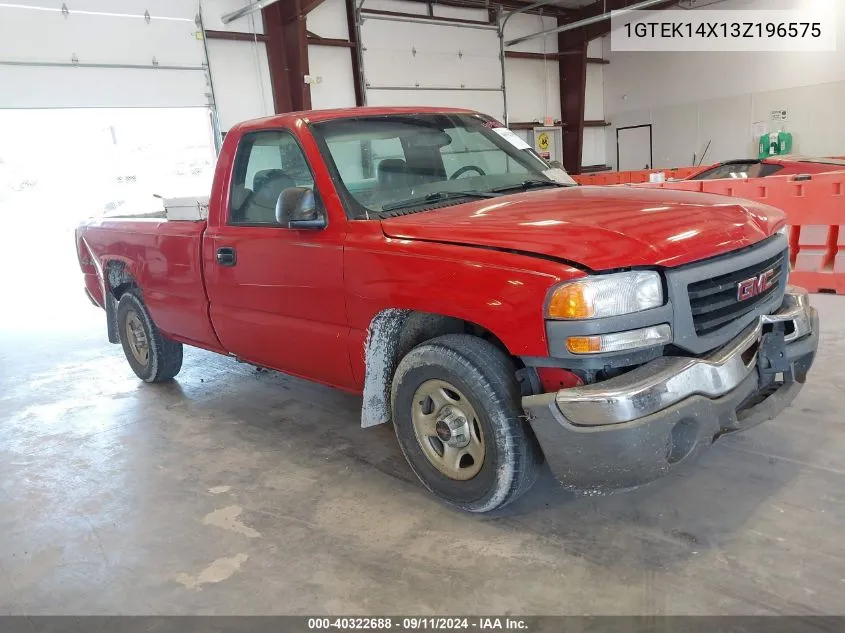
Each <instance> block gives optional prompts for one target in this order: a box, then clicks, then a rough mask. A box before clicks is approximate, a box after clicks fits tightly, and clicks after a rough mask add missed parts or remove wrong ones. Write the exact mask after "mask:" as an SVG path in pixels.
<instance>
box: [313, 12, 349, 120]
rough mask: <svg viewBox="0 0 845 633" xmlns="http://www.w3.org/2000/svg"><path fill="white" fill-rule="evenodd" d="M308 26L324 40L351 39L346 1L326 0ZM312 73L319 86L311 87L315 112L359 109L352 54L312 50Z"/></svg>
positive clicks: (327, 48) (333, 49)
mask: <svg viewBox="0 0 845 633" xmlns="http://www.w3.org/2000/svg"><path fill="white" fill-rule="evenodd" d="M305 27H306V28H307V29H308V30H309V31H311V32H312V33H314V34H315V35H319V36H320V37H328V38H332V39H339V40H347V39H349V25H348V23H347V21H346V3H345V2H344V0H325V2H323V3H322V4H321V5H320V6H318V7H317V8H316V9H314V10H313V11H312V12H311V13H309V14H308V16H307V17H306V18H305ZM308 71H309V73H310V74H311V76H312V77H315V78H317V79H318V80H319V83H316V84H311V107H312V108H314V109H315V110H325V109H328V108H351V107H354V106H355V80H354V78H353V76H352V51H351V49H348V48H338V47H330V46H309V47H308Z"/></svg>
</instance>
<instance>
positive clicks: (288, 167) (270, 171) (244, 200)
mask: <svg viewBox="0 0 845 633" xmlns="http://www.w3.org/2000/svg"><path fill="white" fill-rule="evenodd" d="M288 187H310V188H312V189H313V187H314V177H313V175H312V174H311V170H310V169H309V167H308V162H307V161H306V160H305V155H304V154H303V153H302V149H300V147H299V144H298V143H297V142H296V139H295V138H294V137H293V135H291V134H290V133H289V132H283V131H277V130H272V131H266V132H254V133H252V134H247V135H245V136H244V137H243V139H241V143H240V145H239V146H238V153H237V155H236V156H235V164H234V171H233V174H232V189H231V193H230V195H229V224H276V201H277V200H278V199H279V195H280V194H281V193H282V191H283V190H285V189H287V188H288Z"/></svg>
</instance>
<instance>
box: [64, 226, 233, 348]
mask: <svg viewBox="0 0 845 633" xmlns="http://www.w3.org/2000/svg"><path fill="white" fill-rule="evenodd" d="M205 229H206V223H205V221H199V222H179V221H168V220H167V219H165V218H161V217H144V218H105V219H98V220H91V221H90V222H88V223H86V224H83V225H82V226H80V227H79V229H77V242H78V247H79V249H80V253H84V252H85V250H86V249H87V251H88V252H89V253H90V256H91V259H92V260H95V261H96V262H97V263H98V264H99V265H102V263H103V262H107V261H111V262H112V264H111V270H110V271H104V272H105V273H106V278H107V279H108V282H109V283H110V284H111V286H112V288H114V287H115V285H116V284H120V283H121V282H120V280H121V277H122V273H121V271H120V270H119V267H120V265H122V266H123V267H125V272H126V273H129V275H131V277H132V278H134V279H135V280H137V283H138V285H139V286H140V287H141V288H143V291H144V302H145V303H146V305H147V306H148V307H149V309H150V312H151V314H152V316H153V318H154V320H155V322H156V324H157V325H158V326H159V328H160V329H161V330H162V331H163V332H164V333H165V334H167V335H168V336H170V337H171V338H174V339H177V340H180V341H183V342H186V343H190V344H193V345H198V346H201V347H206V348H211V349H218V348H219V343H218V341H217V338H216V336H215V335H214V330H213V329H212V327H211V322H210V320H209V316H208V296H207V295H206V291H205V286H204V285H203V277H202V236H203V233H204V232H205ZM115 262H119V264H117V265H116V264H115ZM115 267H117V268H118V270H115ZM123 276H125V275H123ZM92 277H93V278H92ZM92 285H93V286H95V287H98V286H99V280H98V279H97V275H96V270H95V269H92V270H90V271H86V286H87V287H88V288H89V291H91V294H92V295H93V296H94V298H95V300H98V301H97V302H98V303H100V304H101V305H103V303H102V293H100V292H94V291H92Z"/></svg>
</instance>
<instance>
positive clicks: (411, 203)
mask: <svg viewBox="0 0 845 633" xmlns="http://www.w3.org/2000/svg"><path fill="white" fill-rule="evenodd" d="M498 195H499V194H498V193H493V192H491V191H435V192H433V193H430V194H428V195H425V196H420V197H419V198H409V199H407V200H400V201H399V202H389V203H387V204H385V205H383V206H382V208H381V210H382V211H396V210H397V209H409V208H411V207H416V206H419V205H421V204H427V203H429V202H440V201H442V200H452V199H454V198H496V197H497V196H498Z"/></svg>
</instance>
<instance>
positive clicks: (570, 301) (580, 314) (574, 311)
mask: <svg viewBox="0 0 845 633" xmlns="http://www.w3.org/2000/svg"><path fill="white" fill-rule="evenodd" d="M586 290H587V289H586V288H585V286H584V285H583V284H579V283H574V284H567V285H565V286H560V287H559V288H557V289H556V290H555V291H554V292H553V293H552V296H551V299H550V300H549V310H548V315H549V317H551V318H552V319H589V318H590V317H591V316H593V305H592V302H591V301H588V300H587V297H586V296H585V291H586Z"/></svg>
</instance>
